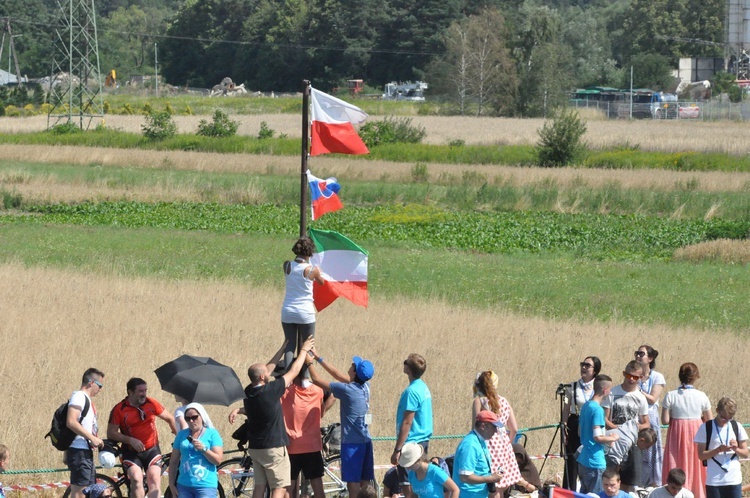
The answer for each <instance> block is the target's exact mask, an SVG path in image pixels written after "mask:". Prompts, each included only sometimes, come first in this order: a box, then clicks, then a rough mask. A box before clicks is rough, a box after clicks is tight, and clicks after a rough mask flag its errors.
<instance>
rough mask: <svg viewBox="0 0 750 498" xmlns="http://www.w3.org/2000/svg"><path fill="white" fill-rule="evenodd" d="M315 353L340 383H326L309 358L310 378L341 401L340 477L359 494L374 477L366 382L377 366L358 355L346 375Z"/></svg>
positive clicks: (350, 489)
mask: <svg viewBox="0 0 750 498" xmlns="http://www.w3.org/2000/svg"><path fill="white" fill-rule="evenodd" d="M312 355H313V358H314V359H315V361H317V362H318V364H320V365H321V366H322V367H323V368H324V369H325V370H326V372H328V373H329V374H331V376H332V377H333V378H334V379H336V380H337V381H338V382H330V383H329V382H326V381H325V380H323V379H322V378H321V377H320V376H319V375H318V373H317V372H316V371H315V368H313V366H312V358H310V359H308V364H309V367H308V368H309V370H308V371H309V372H310V379H311V380H312V381H313V382H314V383H315V385H316V386H318V387H320V388H322V389H324V390H326V391H331V394H332V395H333V397H334V398H336V399H338V400H339V402H340V417H341V477H342V480H343V481H344V482H345V483H346V487H347V490H348V491H349V496H353V497H355V496H357V495H358V494H359V490H360V488H361V487H364V486H369V485H370V481H372V480H374V479H375V458H374V456H373V449H372V438H371V437H370V431H369V429H368V425H370V420H369V418H370V414H369V411H370V385H369V384H368V382H367V381H369V380H370V379H372V376H373V375H375V367H374V366H373V364H372V363H371V362H369V361H368V360H365V359H362V358H360V357H359V356H355V357H354V358H352V364H351V366H350V367H349V371H348V372H347V373H346V374H345V373H343V372H342V371H340V370H339V369H337V368H336V367H334V366H333V365H331V364H330V363H328V362H327V361H325V359H324V358H323V357H322V356H320V355H319V354H318V352H317V351H316V350H315V348H313V350H312Z"/></svg>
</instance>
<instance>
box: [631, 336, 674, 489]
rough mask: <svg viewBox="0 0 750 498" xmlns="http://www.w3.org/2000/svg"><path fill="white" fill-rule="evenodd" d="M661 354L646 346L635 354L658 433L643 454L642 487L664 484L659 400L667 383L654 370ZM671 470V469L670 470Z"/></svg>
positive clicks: (644, 391)
mask: <svg viewBox="0 0 750 498" xmlns="http://www.w3.org/2000/svg"><path fill="white" fill-rule="evenodd" d="M657 356H659V352H658V351H657V350H655V349H654V348H652V347H651V346H649V345H648V344H644V345H642V346H641V347H639V348H638V350H637V351H636V352H635V361H637V362H638V364H639V365H641V367H642V369H643V372H642V376H641V381H640V383H639V384H638V387H639V389H640V391H641V392H642V393H643V395H644V396H645V397H646V401H648V418H649V421H650V422H651V428H652V429H653V430H654V431H656V443H655V444H654V445H653V446H652V447H651V448H650V449H647V450H645V451H644V452H643V467H642V472H643V473H642V474H641V477H642V481H641V483H640V484H641V486H644V487H645V486H660V485H661V483H662V479H661V471H662V465H663V461H662V444H661V420H660V418H659V399H660V398H661V394H662V392H663V391H664V386H666V385H667V381H666V380H665V379H664V376H663V375H662V374H660V373H659V372H657V371H656V370H654V367H656V357H657ZM670 470H671V469H670Z"/></svg>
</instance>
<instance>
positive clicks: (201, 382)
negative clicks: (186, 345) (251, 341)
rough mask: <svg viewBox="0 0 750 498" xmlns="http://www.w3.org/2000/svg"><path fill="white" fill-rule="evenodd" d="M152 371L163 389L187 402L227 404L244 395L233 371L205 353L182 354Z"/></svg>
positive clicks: (242, 397)
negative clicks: (194, 354) (203, 354)
mask: <svg viewBox="0 0 750 498" xmlns="http://www.w3.org/2000/svg"><path fill="white" fill-rule="evenodd" d="M154 373H155V374H156V377H158V379H159V382H160V383H161V388H162V389H163V390H165V391H167V392H168V393H172V394H176V395H177V396H179V397H181V398H184V399H186V400H188V401H190V402H196V403H205V404H208V405H224V406H229V405H231V404H232V403H234V402H235V401H239V400H241V399H244V398H245V391H244V390H243V389H242V384H241V383H240V379H239V377H237V374H236V373H235V372H234V370H232V369H231V368H230V367H228V366H226V365H222V364H221V363H219V362H218V361H215V360H213V359H211V358H208V357H206V356H192V355H189V354H184V355H182V356H180V357H179V358H177V359H176V360H172V361H170V362H169V363H165V364H164V365H162V366H160V367H159V368H157V369H156V370H154Z"/></svg>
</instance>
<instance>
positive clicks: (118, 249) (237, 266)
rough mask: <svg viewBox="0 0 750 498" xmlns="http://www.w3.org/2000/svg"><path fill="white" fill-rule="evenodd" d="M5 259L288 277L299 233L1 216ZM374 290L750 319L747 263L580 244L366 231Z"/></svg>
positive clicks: (605, 311)
mask: <svg viewBox="0 0 750 498" xmlns="http://www.w3.org/2000/svg"><path fill="white" fill-rule="evenodd" d="M0 240H2V244H0V261H2V262H4V263H5V262H21V263H22V264H24V265H28V266H47V267H56V268H70V269H73V270H79V271H91V272H96V273H104V274H117V275H141V276H148V277H156V278H166V279H209V280H224V279H227V280H232V281H240V282H248V283H252V284H256V285H268V286H272V287H275V288H279V289H280V288H281V287H282V285H283V279H282V278H281V276H280V275H279V273H280V271H279V268H280V263H281V261H282V260H283V259H284V257H285V256H286V255H287V254H288V253H289V247H290V246H291V244H292V243H293V241H294V236H293V235H281V234H261V233H252V234H245V235H237V234H232V233H217V232H209V231H192V232H186V231H180V230H164V229H155V228H141V229H130V228H122V227H101V226H88V227H83V226H62V225H44V224H28V223H11V224H0ZM358 242H361V243H362V245H363V246H364V247H366V248H367V249H368V250H369V251H370V279H369V288H370V293H371V296H372V299H374V300H377V299H385V298H398V297H409V298H414V299H418V300H425V299H438V300H444V301H446V302H450V303H451V304H457V305H467V306H474V307H480V308H491V309H509V310H512V311H515V312H518V313H521V314H524V315H528V316H544V317H550V318H572V319H576V320H603V321H609V320H617V321H628V322H630V321H632V322H635V323H666V324H670V325H672V326H695V327H699V328H711V329H713V328H727V329H734V330H737V331H741V330H746V329H747V323H748V322H749V321H750V308H748V306H746V304H747V296H748V293H749V292H750V288H748V287H749V285H748V278H747V277H748V274H747V271H748V269H747V268H746V267H741V266H727V265H716V264H698V265H696V264H685V263H668V262H662V261H650V262H648V263H644V262H637V261H629V262H623V261H592V260H586V259H581V258H577V257H575V256H574V255H573V254H571V253H557V254H553V253H543V254H534V255H531V254H512V255H508V254H503V255H501V254H477V253H471V252H457V251H446V250H443V249H434V248H420V249H419V250H415V249H414V248H411V247H406V246H403V245H399V244H394V243H392V242H387V241H380V240H374V239H368V240H358Z"/></svg>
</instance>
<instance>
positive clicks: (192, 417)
mask: <svg viewBox="0 0 750 498" xmlns="http://www.w3.org/2000/svg"><path fill="white" fill-rule="evenodd" d="M199 418H200V415H192V416H190V417H188V416H186V417H185V420H187V421H188V422H195V421H196V420H198V419H199Z"/></svg>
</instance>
